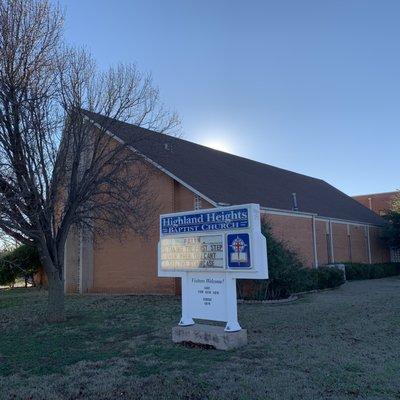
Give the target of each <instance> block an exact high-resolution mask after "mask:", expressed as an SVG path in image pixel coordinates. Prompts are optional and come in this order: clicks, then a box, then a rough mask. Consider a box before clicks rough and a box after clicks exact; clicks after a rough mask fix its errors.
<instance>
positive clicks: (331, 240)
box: [329, 218, 335, 264]
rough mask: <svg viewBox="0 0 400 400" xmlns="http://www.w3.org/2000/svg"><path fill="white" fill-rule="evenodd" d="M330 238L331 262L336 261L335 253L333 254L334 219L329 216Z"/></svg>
mask: <svg viewBox="0 0 400 400" xmlns="http://www.w3.org/2000/svg"><path fill="white" fill-rule="evenodd" d="M329 238H330V242H331V243H330V245H331V258H332V260H331V263H332V264H334V263H335V255H334V254H333V229H332V220H331V219H330V218H329Z"/></svg>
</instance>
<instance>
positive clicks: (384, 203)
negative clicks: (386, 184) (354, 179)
mask: <svg viewBox="0 0 400 400" xmlns="http://www.w3.org/2000/svg"><path fill="white" fill-rule="evenodd" d="M396 194H397V192H390V193H375V194H366V195H363V196H354V197H353V199H354V200H357V201H358V202H359V203H361V204H362V205H363V206H365V207H367V208H369V209H371V210H372V211H374V212H376V213H377V214H379V215H384V214H386V213H387V212H388V211H389V210H390V209H391V208H392V202H393V200H394V198H395V196H396Z"/></svg>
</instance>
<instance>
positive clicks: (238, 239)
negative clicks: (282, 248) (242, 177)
mask: <svg viewBox="0 0 400 400" xmlns="http://www.w3.org/2000/svg"><path fill="white" fill-rule="evenodd" d="M158 276H161V277H179V278H181V279H182V318H181V320H180V322H179V325H192V324H194V321H193V319H194V318H197V319H207V320H214V321H224V322H226V323H227V324H226V328H225V330H226V331H237V330H240V329H241V327H240V325H239V323H238V320H237V299H236V279H267V278H268V267H267V248H266V240H265V237H264V236H263V235H262V233H261V221H260V207H259V205H257V204H246V205H240V206H232V207H221V208H212V209H204V210H196V211H191V212H181V213H174V214H163V215H161V216H160V241H159V245H158Z"/></svg>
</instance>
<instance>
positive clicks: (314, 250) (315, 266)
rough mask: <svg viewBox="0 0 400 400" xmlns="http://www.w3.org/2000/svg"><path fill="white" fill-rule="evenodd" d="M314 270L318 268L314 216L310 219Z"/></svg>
mask: <svg viewBox="0 0 400 400" xmlns="http://www.w3.org/2000/svg"><path fill="white" fill-rule="evenodd" d="M312 233H313V253H314V268H318V254H317V235H316V232H315V216H313V217H312Z"/></svg>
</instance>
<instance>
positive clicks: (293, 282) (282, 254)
mask: <svg viewBox="0 0 400 400" xmlns="http://www.w3.org/2000/svg"><path fill="white" fill-rule="evenodd" d="M262 232H263V235H264V236H265V237H266V239H267V255H268V272H269V279H267V280H238V281H237V288H238V296H239V298H242V299H246V300H276V299H283V298H287V297H289V296H290V295H291V294H292V293H296V292H305V291H309V290H313V289H326V288H331V287H336V286H340V285H341V284H342V283H344V276H343V273H342V271H340V270H337V269H335V268H328V267H322V268H318V269H310V268H305V267H304V266H303V264H302V262H301V260H300V259H299V257H298V256H297V254H296V253H295V252H294V251H292V250H291V249H289V248H288V247H287V246H286V244H285V243H283V242H282V241H279V240H277V239H276V238H275V237H274V236H273V235H272V231H271V227H270V225H269V224H268V223H263V226H262Z"/></svg>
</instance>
